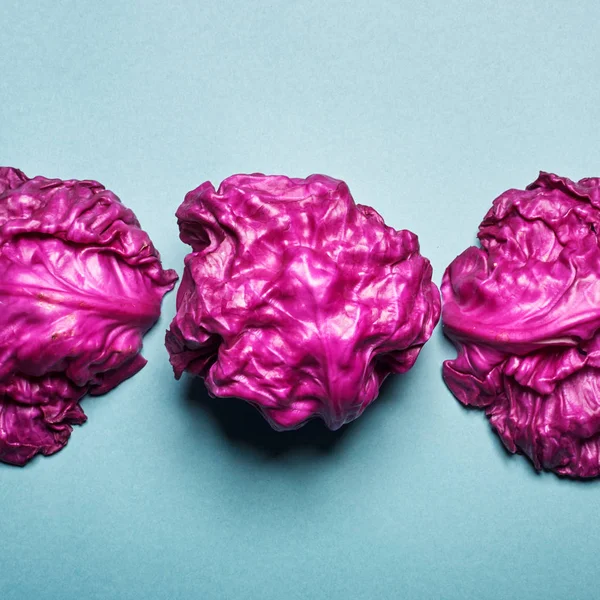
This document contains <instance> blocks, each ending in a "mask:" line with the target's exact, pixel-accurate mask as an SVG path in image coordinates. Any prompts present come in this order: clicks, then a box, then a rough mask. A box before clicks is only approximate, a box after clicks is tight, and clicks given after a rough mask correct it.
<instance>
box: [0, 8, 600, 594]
mask: <svg viewBox="0 0 600 600" xmlns="http://www.w3.org/2000/svg"><path fill="white" fill-rule="evenodd" d="M599 18H600V5H599V4H598V3H597V2H594V1H589V2H584V1H581V2H566V1H565V2H563V1H560V2H559V1H547V2H542V1H539V2H533V1H528V2H525V1H519V2H514V1H507V2H496V1H494V2H486V1H479V2H467V1H463V2H456V1H444V2H441V1H433V0H431V1H425V2H418V3H417V2H384V1H375V0H370V1H369V2H360V1H357V0H354V1H351V2H341V1H330V2H325V1H324V0H315V1H308V0H303V1H296V2H285V1H279V2H277V1H271V2H233V1H227V2H223V1H214V2H210V3H208V2H187V3H185V2H165V1H161V2H158V1H152V2H151V1H147V2H123V1H118V2H115V1H111V2H108V1H104V2H97V3H92V2H65V1H56V0H54V1H48V2H38V3H35V2H24V1H23V0H19V1H7V0H4V1H2V2H0V26H1V34H0V59H1V64H2V72H1V75H0V164H5V165H11V166H17V167H20V168H21V169H23V170H24V171H25V172H26V173H27V174H28V175H30V176H34V175H37V174H43V175H46V176H55V177H61V178H94V179H98V180H100V181H101V182H103V183H104V184H105V185H106V186H107V187H109V188H110V189H112V190H114V191H115V192H116V193H117V194H118V195H119V196H120V197H121V198H122V200H123V201H124V202H125V203H126V204H127V205H128V206H130V207H131V208H132V209H134V210H135V212H136V213H137V214H138V216H139V218H140V220H141V222H142V225H143V226H144V227H145V228H146V229H147V231H148V232H149V233H150V234H151V236H152V238H153V239H154V241H155V243H156V245H157V246H158V248H159V250H160V251H161V253H162V256H163V259H164V263H165V266H167V267H174V268H176V269H177V270H178V271H179V272H181V269H182V261H183V257H184V255H185V253H186V247H184V246H183V244H181V243H180V242H179V240H178V237H177V234H178V232H177V226H176V221H175V218H174V216H173V213H174V211H175V209H176V207H177V206H178V205H179V203H180V202H181V200H182V199H183V196H184V194H185V192H187V191H188V190H190V189H191V188H193V187H195V186H196V185H198V184H200V183H201V182H202V181H205V180H207V179H210V180H212V181H213V182H214V183H218V182H219V181H220V180H221V179H223V178H224V177H226V176H228V175H230V174H232V173H236V172H252V171H263V172H267V173H285V174H288V175H293V176H306V175H308V174H310V173H313V172H323V173H327V174H329V175H332V176H334V177H338V178H342V179H345V180H346V181H347V182H348V184H349V186H350V189H351V190H352V192H353V195H354V197H355V198H356V200H357V201H358V202H361V203H365V204H371V205H373V206H374V207H375V208H376V209H377V210H378V211H380V212H381V214H382V215H383V216H384V217H385V219H386V220H387V222H388V223H389V224H390V225H392V226H394V227H396V228H409V229H412V230H414V231H415V232H417V233H418V235H419V237H420V240H421V246H422V251H423V253H424V254H425V255H426V256H428V257H429V258H430V259H431V261H432V263H433V266H434V276H435V280H436V282H437V283H439V282H440V280H441V276H442V273H443V270H444V268H445V267H446V265H447V264H448V263H449V262H450V261H451V260H452V259H453V258H454V257H455V256H456V255H457V254H458V253H460V252H461V251H462V250H463V249H464V248H465V247H466V246H468V245H471V244H472V243H473V242H474V239H475V234H476V229H477V225H478V223H479V221H480V220H481V218H482V216H483V214H484V213H485V212H486V210H487V208H488V207H489V205H490V203H491V201H492V199H493V198H494V197H496V196H497V195H498V194H500V193H501V192H502V191H503V190H505V189H507V188H510V187H523V186H525V185H526V184H528V183H529V182H531V181H532V180H533V179H535V178H536V176H537V172H538V170H539V169H544V170H550V171H555V172H558V173H559V174H562V175H566V176H569V177H571V178H580V177H584V176H592V175H596V176H597V175H600V136H599V133H600V127H599V124H600V79H599V77H600V36H599V35H598V22H599V21H598V19H599ZM174 310H175V294H170V295H169V296H168V297H167V299H166V300H165V302H164V311H163V317H162V319H161V321H160V323H159V325H158V326H157V327H156V328H155V329H154V330H152V331H151V333H150V334H149V335H148V336H147V338H146V339H145V345H144V354H145V356H146V357H147V358H148V359H149V365H148V366H147V367H146V368H145V369H144V370H143V371H142V372H141V373H139V375H137V376H136V377H135V378H133V379H131V380H129V381H127V382H125V383H124V384H122V385H121V386H119V387H118V389H116V390H114V391H113V392H111V393H110V394H108V395H106V396H104V397H101V398H95V399H94V398H90V399H86V400H85V401H84V403H83V407H84V409H85V411H86V413H87V414H88V416H89V421H88V423H87V424H86V425H84V426H83V427H80V428H76V430H75V431H74V433H73V435H72V437H71V441H70V442H69V444H68V446H67V448H66V449H65V450H63V451H62V452H60V453H59V454H57V455H55V456H54V457H52V458H49V459H44V458H38V459H36V460H34V461H33V462H32V463H31V464H29V465H28V466H27V467H26V468H24V469H18V468H14V467H9V466H6V465H0V502H1V504H0V540H1V543H2V555H1V557H0V598H2V600H29V599H35V600H46V599H52V600H54V599H57V600H58V599H60V600H71V599H73V600H75V599H77V600H79V599H82V598H84V599H89V600H94V599H103V600H104V599H106V598H122V599H138V598H144V599H147V598H170V599H178V598H195V599H199V600H212V599H229V598H232V599H255V598H256V599H261V600H271V599H273V600H281V599H285V600H288V599H289V600H293V599H300V598H302V599H304V598H309V599H315V598H325V599H328V600H332V599H337V598H361V599H362V598H365V599H369V600H376V599H379V598H382V599H383V598H385V599H388V598H444V599H455V598H456V599H459V598H460V599H470V598H473V599H477V600H481V599H487V598H493V599H496V598H498V599H500V598H511V599H512V598H525V599H530V598H531V599H533V598H540V599H542V598H543V599H549V598H569V599H579V598H591V597H597V596H598V593H599V592H598V589H599V588H598V570H599V568H598V539H599V537H600V516H599V506H600V503H599V501H598V499H599V497H600V487H599V485H600V482H592V483H577V482H572V481H567V480H560V479H559V478H557V477H555V476H554V475H552V474H543V475H538V474H536V473H535V472H534V471H533V469H532V467H531V466H530V464H529V462H528V461H527V460H525V459H524V458H522V457H510V456H509V455H508V454H507V453H506V452H505V451H504V450H503V448H502V446H501V444H500V442H499V440H498V439H497V438H496V437H495V435H494V434H493V433H492V432H491V430H490V427H489V425H488V423H487V421H486V420H485V418H484V416H483V414H481V413H480V412H477V411H473V412H471V411H467V410H465V409H464V408H462V407H461V406H460V405H459V404H458V402H457V401H455V400H454V398H453V397H452V396H451V394H450V393H449V391H448V390H447V389H446V388H445V386H444V384H443V382H442V379H441V376H440V367H441V362H442V360H443V359H445V358H448V357H450V356H452V355H453V349H452V347H451V346H450V344H449V343H448V342H446V341H445V340H444V339H443V337H442V335H441V330H440V328H438V329H437V330H436V331H435V333H434V335H433V338H432V340H431V342H430V343H429V344H428V345H427V346H426V347H425V349H424V351H423V352H422V354H421V356H420V358H419V360H418V362H417V364H416V366H415V368H414V369H413V370H412V371H411V372H410V373H409V374H408V375H406V376H404V377H395V378H393V379H390V380H388V382H386V384H385V386H384V390H383V393H382V395H381V397H380V399H379V400H377V401H376V403H375V404H374V405H373V406H372V407H371V408H369V409H368V410H367V411H366V413H365V414H364V416H363V417H362V418H361V419H359V420H358V421H356V422H355V423H353V424H352V425H350V426H347V427H345V428H343V429H342V430H341V431H340V432H338V433H336V434H331V433H328V432H326V431H325V430H324V429H323V428H322V427H319V426H318V424H316V423H312V424H310V425H309V426H307V427H306V428H305V429H303V430H301V431H299V432H295V433H288V434H276V433H273V432H271V431H270V430H269V429H268V427H267V426H266V425H265V424H264V423H263V421H262V420H261V418H260V417H259V416H258V415H257V414H256V413H254V412H253V411H252V409H250V408H248V407H246V406H245V405H242V404H241V403H240V402H236V401H231V402H224V401H222V402H217V401H210V400H207V399H205V398H204V399H203V393H202V386H201V385H197V384H194V383H192V382H190V381H189V380H182V381H179V382H176V381H175V380H174V379H173V376H172V373H171V369H170V366H169V364H168V360H167V354H166V351H165V349H164V347H163V335H164V330H165V328H166V327H167V326H168V323H169V321H170V319H171V317H172V315H173V314H174Z"/></svg>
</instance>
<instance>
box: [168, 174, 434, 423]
mask: <svg viewBox="0 0 600 600" xmlns="http://www.w3.org/2000/svg"><path fill="white" fill-rule="evenodd" d="M177 217H178V221H179V227H180V237H181V239H182V241H183V242H185V243H187V244H189V245H190V246H191V247H192V250H193V252H192V253H191V254H189V255H188V256H187V257H186V259H185V271H184V274H183V278H182V282H181V286H180V288H179V290H178V294H177V315H176V316H175V318H174V320H173V322H172V323H171V328H170V330H169V331H168V332H167V336H166V345H167V349H168V351H169V354H170V360H171V364H172V365H173V368H174V371H175V376H176V377H177V378H179V377H180V376H181V374H182V373H183V372H184V371H188V372H190V373H192V374H195V375H198V376H200V377H202V378H203V379H204V381H205V384H206V387H207V389H208V391H209V393H210V394H211V395H213V396H219V397H238V398H242V399H244V400H246V401H248V402H250V403H252V404H253V405H255V406H256V407H257V408H258V409H259V410H260V411H261V412H262V413H263V414H264V416H265V417H266V419H267V420H268V421H269V423H270V424H271V425H272V427H273V428H275V429H280V430H283V429H294V428H297V427H299V426H301V425H302V424H303V423H304V422H305V421H306V420H308V419H310V418H311V417H316V416H318V417H321V418H322V419H323V420H324V421H325V423H326V425H327V426H328V427H329V428H331V429H337V428H339V427H341V426H342V425H343V424H344V423H346V422H348V421H351V420H353V419H355V418H356V417H358V416H359V415H360V414H361V413H362V412H363V410H364V409H365V408H366V407H367V406H368V405H369V404H370V403H371V402H372V401H373V400H374V399H375V398H376V397H377V395H378V392H379V387H380V385H381V383H382V382H383V380H384V379H385V378H386V377H387V376H388V375H389V374H390V373H403V372H405V371H407V370H408V369H410V367H411V366H412V365H413V363H414V362H415V360H416V358H417V355H418V354H419V351H420V350H421V347H422V346H423V344H424V343H425V342H426V341H427V340H428V339H429V337H430V335H431V332H432V330H433V328H434V326H435V325H436V323H437V321H438V319H439V313H440V298H439V292H438V290H437V288H436V286H435V285H434V284H433V283H432V282H431V265H430V263H429V261H428V260H427V259H425V258H423V257H422V256H421V255H420V254H419V244H418V241H417V237H416V236H415V235H414V234H413V233H411V232H410V231H396V230H394V229H392V228H391V227H387V226H386V225H385V223H384V222H383V219H382V218H381V216H380V215H379V214H377V212H375V211H374V210H373V209H372V208H369V207H367V206H361V205H356V204H355V203H354V200H353V199H352V196H351V195H350V191H349V190H348V187H347V185H346V184H345V183H344V182H342V181H339V180H336V179H332V178H330V177H326V176H324V175H311V176H310V177H308V178H307V179H297V178H288V177H285V176H265V175H262V174H254V175H234V176H232V177H229V178H228V179H225V180H224V181H223V182H222V183H221V185H220V187H219V189H218V190H217V191H215V189H214V187H213V186H212V184H211V183H210V182H206V183H203V184H202V185H200V186H199V187H198V188H197V189H195V190H193V191H191V192H189V193H188V194H187V196H186V198H185V200H184V202H183V204H182V205H181V206H180V207H179V209H178V211H177Z"/></svg>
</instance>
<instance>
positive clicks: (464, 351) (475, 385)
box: [442, 173, 600, 477]
mask: <svg viewBox="0 0 600 600" xmlns="http://www.w3.org/2000/svg"><path fill="white" fill-rule="evenodd" d="M599 232H600V179H594V178H588V179H582V180H581V181H579V182H578V183H574V182H573V181H571V180H569V179H566V178H563V177H558V176H557V175H552V174H550V173H541V174H540V176H539V178H538V179H537V180H536V181H535V182H534V183H532V184H531V185H529V186H528V187H527V189H526V190H524V191H523V190H514V189H513V190H509V191H507V192H505V193H504V194H502V195H501V196H500V197H499V198H497V199H496V200H495V201H494V204H493V206H492V208H491V210H490V211H489V212H488V214H487V215H486V216H485V218H484V220H483V222H482V223H481V225H480V227H479V235H478V237H479V240H480V242H481V248H476V247H471V248H468V249H467V250H465V252H463V253H462V254H461V255H460V256H458V257H457V258H456V259H455V260H454V261H453V262H452V263H451V264H450V266H449V267H448V269H447V270H446V273H445V275H444V278H443V283H442V296H443V299H444V308H443V324H444V332H445V334H446V335H447V336H448V337H449V338H450V339H451V340H452V341H453V342H454V344H455V345H456V347H457V348H458V356H457V358H455V359H453V360H449V361H447V362H446V363H445V364H444V370H443V373H444V379H445V380H446V383H447V385H448V387H449V388H450V389H451V390H452V392H453V393H454V395H455V396H456V397H457V398H458V399H459V400H460V401H461V402H462V403H463V404H466V405H469V406H476V407H480V408H483V409H484V410H485V411H486V414H487V415H488V417H489V419H490V422H491V424H492V426H493V428H494V429H495V431H496V432H497V433H498V435H499V436H500V438H501V439H502V441H503V442H504V445H505V446H506V447H507V448H508V450H510V451H511V452H517V451H518V452H522V453H524V454H526V455H527V456H528V457H529V458H530V459H531V460H532V461H533V464H534V465H535V468H536V469H549V470H553V471H555V472H556V473H558V474H561V475H567V476H571V477H596V476H598V475H599V474H600V247H599V245H598V233H599Z"/></svg>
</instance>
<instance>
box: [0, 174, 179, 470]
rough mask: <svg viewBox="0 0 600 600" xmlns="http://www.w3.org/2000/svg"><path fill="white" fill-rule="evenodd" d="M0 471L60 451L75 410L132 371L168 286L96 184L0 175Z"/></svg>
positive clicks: (170, 274) (128, 221)
mask: <svg viewBox="0 0 600 600" xmlns="http://www.w3.org/2000/svg"><path fill="white" fill-rule="evenodd" d="M0 273H2V277H1V279H0V460H2V461H4V462H8V463H13V464H17V465H22V464H25V463H26V462H27V461H28V460H29V459H31V458H32V457H33V456H35V455H36V454H38V453H42V454H45V455H49V454H52V453H54V452H57V451H58V450H60V449H61V448H62V447H63V446H64V445H65V444H66V443H67V441H68V438H69V435H70V433H71V431H72V425H75V424H81V423H83V422H84V421H85V419H86V417H85V415H84V413H83V411H82V409H81V407H80V406H79V401H80V400H81V398H82V397H83V396H84V395H85V394H86V393H88V392H89V393H90V394H102V393H104V392H106V391H108V390H110V389H112V388H113V387H115V386H116V385H117V384H119V383H120V382H121V381H123V380H124V379H126V378H127V377H130V376H131V375H133V374H134V373H136V372H137V371H139V370H140V369H141V368H142V367H143V366H144V365H145V363H146V361H145V359H144V358H142V356H141V355H140V350H141V347H142V336H143V334H144V333H145V332H146V331H147V330H148V329H149V328H150V327H151V326H152V325H153V324H154V323H155V322H156V320H157V319H158V317H159V315H160V303H161V300H162V297H163V295H164V294H165V293H166V292H167V291H168V290H170V289H172V288H173V286H174V284H175V280H176V279H177V275H176V274H175V272H174V271H172V270H168V271H165V270H163V269H162V267H161V264H160V257H159V254H158V252H157V251H156V250H155V248H154V246H153V245H152V243H151V241H150V239H149V238H148V235H147V234H146V233H145V232H144V231H142V230H141V229H140V225H139V223H138V221H137V219H136V218H135V216H134V214H133V213H132V212H131V211H130V210H128V209H127V208H125V207H124V206H123V205H122V204H121V202H120V200H119V199H118V198H117V197H116V196H115V195H114V194H113V193H112V192H109V191H107V190H106V189H105V188H104V187H103V186H101V185H100V184H99V183H97V182H95V181H75V180H71V181H61V180H59V179H46V178H44V177H35V178H33V179H29V178H27V177H26V176H25V175H24V174H23V173H22V172H21V171H18V170H17V169H11V168H0Z"/></svg>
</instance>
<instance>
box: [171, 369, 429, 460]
mask: <svg viewBox="0 0 600 600" xmlns="http://www.w3.org/2000/svg"><path fill="white" fill-rule="evenodd" d="M416 371H417V369H416V368H413V369H411V370H410V371H409V372H408V373H405V374H403V375H393V376H390V377H388V378H387V379H386V380H385V381H384V382H383V384H382V386H381V389H380V392H379V396H378V397H377V398H376V399H375V400H374V401H373V403H372V404H371V405H369V406H368V407H367V408H366V410H365V412H364V413H363V414H362V415H361V416H360V417H359V418H358V419H356V420H355V421H352V422H351V423H348V424H346V425H344V426H343V427H341V428H340V429H338V430H337V431H331V430H330V429H328V428H327V427H326V426H325V424H324V423H323V421H322V420H321V419H319V418H315V419H311V420H310V421H308V422H307V423H306V424H305V425H303V426H302V427H300V429H296V430H293V431H275V430H274V429H272V428H271V426H270V425H269V424H268V423H267V421H266V420H265V418H264V417H263V416H262V415H261V414H260V412H259V411H258V410H257V409H256V408H254V407H253V406H252V405H251V404H249V403H247V402H244V401H243V400H240V399H238V398H211V397H210V396H209V395H208V392H207V391H206V387H205V386H204V382H203V381H202V380H201V379H200V378H199V377H193V376H190V375H186V376H184V377H185V379H184V381H183V385H184V387H185V394H184V402H185V404H186V407H187V408H188V409H189V411H190V413H191V414H192V415H193V417H194V418H198V419H206V417H207V416H208V417H209V418H211V419H212V420H213V421H214V422H216V423H217V425H218V427H219V429H220V430H221V431H222V433H223V435H224V436H225V437H226V438H227V439H228V440H229V442H230V443H232V444H233V445H236V446H239V445H241V446H246V447H250V448H252V449H253V450H256V451H258V452H260V453H261V454H263V455H265V456H266V457H268V458H277V457H280V456H284V455H286V454H288V453H290V452H295V451H297V450H312V451H313V452H314V451H316V452H319V453H321V454H330V453H332V452H333V451H334V450H335V449H336V448H337V447H338V446H339V445H340V442H341V441H342V440H343V439H344V438H345V437H346V435H347V434H348V432H349V431H350V430H352V433H351V435H356V434H357V433H358V432H359V431H360V429H361V428H362V427H363V426H364V427H368V421H369V420H370V419H371V418H373V417H374V416H375V413H376V411H377V410H379V407H383V406H385V405H386V404H387V403H388V402H390V401H392V400H394V401H395V402H402V401H403V400H404V399H405V398H406V397H407V394H405V393H404V392H403V389H404V388H405V387H406V386H409V385H411V381H412V380H413V377H416V376H418V375H417V373H416Z"/></svg>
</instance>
